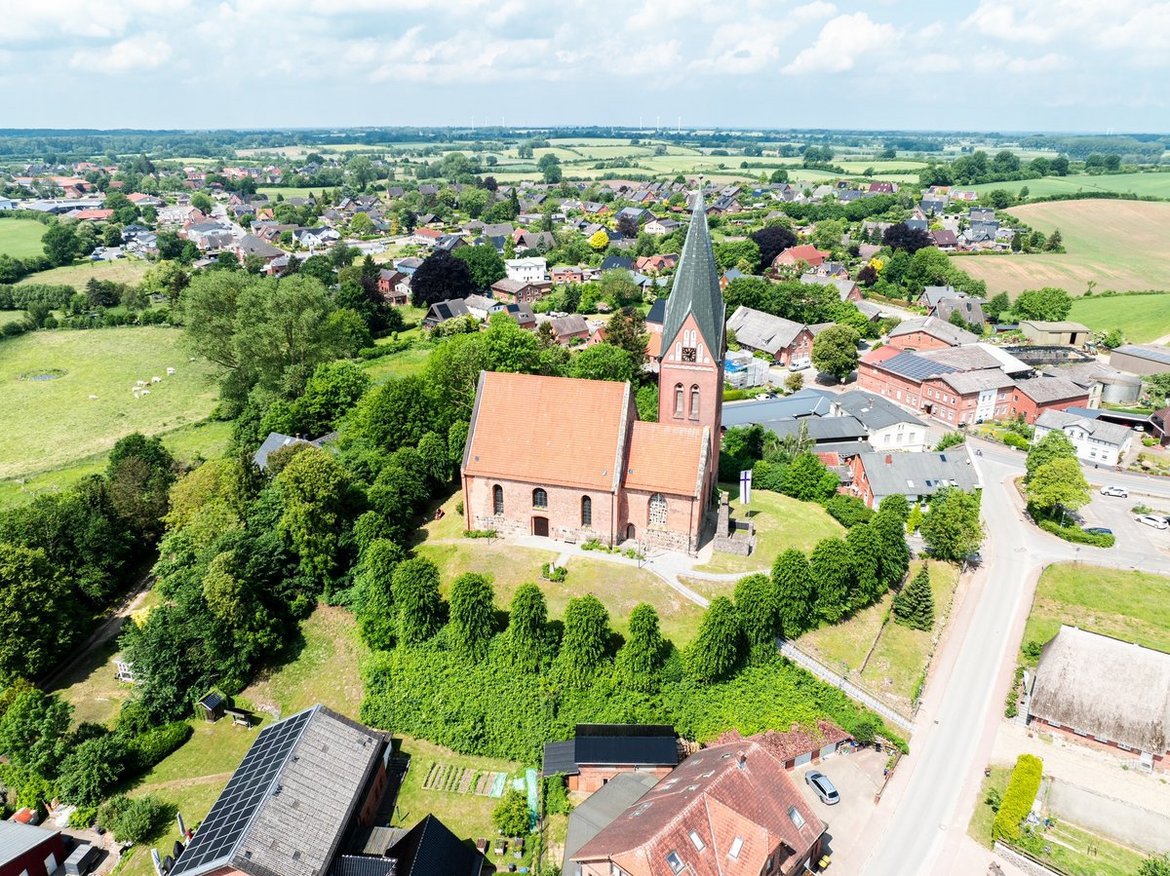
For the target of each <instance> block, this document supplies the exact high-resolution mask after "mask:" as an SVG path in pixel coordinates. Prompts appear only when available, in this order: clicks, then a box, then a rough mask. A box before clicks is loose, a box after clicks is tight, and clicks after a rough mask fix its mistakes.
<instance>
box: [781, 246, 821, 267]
mask: <svg viewBox="0 0 1170 876" xmlns="http://www.w3.org/2000/svg"><path fill="white" fill-rule="evenodd" d="M786 255H787V256H789V257H790V258H791V259H792V261H794V262H805V263H806V264H808V265H811V266H812V267H816V266H817V265H819V264H820V263H821V262H823V261H824V260H825V259H826V258H828V256H829V253H827V252H825V251H823V250H819V249H817V248H816V247H815V246H813V245H812V244H811V243H802V244H800V245H799V246H790V247H788V249H786V250H784V252H782V253H780V255H778V256H776V258H777V259H783V258H784V257H785V256H786ZM781 264H783V262H781Z"/></svg>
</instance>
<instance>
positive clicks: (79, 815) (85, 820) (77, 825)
mask: <svg viewBox="0 0 1170 876" xmlns="http://www.w3.org/2000/svg"><path fill="white" fill-rule="evenodd" d="M97 812H98V811H97V807H96V806H78V807H77V808H76V809H74V810H73V811H72V812H70V813H69V826H70V827H71V828H73V829H74V830H87V829H88V828H89V827H91V826H92V825H93V823H94V821H96V820H97Z"/></svg>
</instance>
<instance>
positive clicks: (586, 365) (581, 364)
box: [568, 343, 634, 382]
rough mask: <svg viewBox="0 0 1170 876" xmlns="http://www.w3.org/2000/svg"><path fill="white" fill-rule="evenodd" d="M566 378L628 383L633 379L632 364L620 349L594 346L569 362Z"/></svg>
mask: <svg viewBox="0 0 1170 876" xmlns="http://www.w3.org/2000/svg"><path fill="white" fill-rule="evenodd" d="M568 376H569V377H578V378H583V379H585V380H616V381H619V382H628V381H631V380H633V379H634V363H633V362H632V361H630V355H629V353H627V352H626V351H625V350H623V349H622V348H621V347H616V346H614V345H613V344H609V343H605V344H594V345H593V346H591V347H586V348H585V349H584V350H582V351H581V352H580V353H577V354H576V355H575V356H573V358H572V359H570V360H569V369H568Z"/></svg>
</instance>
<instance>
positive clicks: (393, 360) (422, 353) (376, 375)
mask: <svg viewBox="0 0 1170 876" xmlns="http://www.w3.org/2000/svg"><path fill="white" fill-rule="evenodd" d="M430 355H431V350H430V348H428V347H411V348H410V349H409V350H403V351H402V352H401V353H394V354H392V355H390V356H383V357H382V358H381V359H369V360H367V361H365V362H362V363H361V366H362V370H363V371H365V372H366V374H368V375H370V379H371V380H372V381H373V382H374V383H385V382H386V381H387V380H389V379H390V378H391V377H408V376H410V375H412V374H419V373H420V372H421V371H422V370H423V368H425V367H426V364H427V359H428V358H430Z"/></svg>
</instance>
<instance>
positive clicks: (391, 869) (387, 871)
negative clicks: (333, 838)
mask: <svg viewBox="0 0 1170 876" xmlns="http://www.w3.org/2000/svg"><path fill="white" fill-rule="evenodd" d="M329 876H398V862H397V861H395V860H394V859H392V858H369V857H365V856H364V855H342V856H341V857H339V858H338V859H337V860H336V861H334V862H333V866H332V867H330V868H329Z"/></svg>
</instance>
